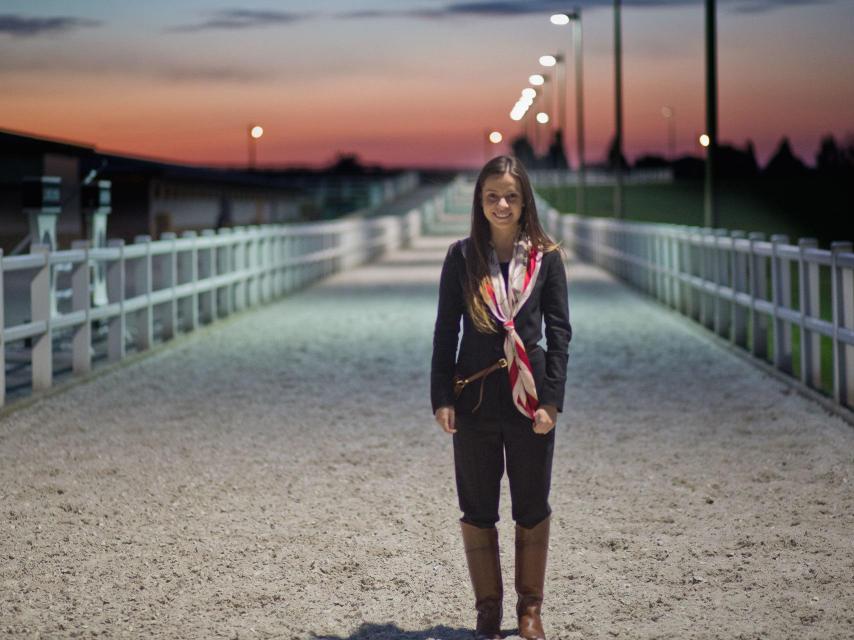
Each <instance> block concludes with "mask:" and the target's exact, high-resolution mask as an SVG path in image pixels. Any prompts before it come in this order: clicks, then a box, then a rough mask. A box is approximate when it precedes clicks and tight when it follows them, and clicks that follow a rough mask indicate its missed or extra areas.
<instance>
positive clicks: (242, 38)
mask: <svg viewBox="0 0 854 640" xmlns="http://www.w3.org/2000/svg"><path fill="white" fill-rule="evenodd" d="M707 4H708V3H704V2H703V1H702V0H637V1H635V2H633V1H631V0H625V1H624V2H622V3H618V2H613V1H612V0H598V1H597V0H585V1H580V2H576V3H574V4H573V3H565V2H553V1H547V0H535V1H531V2H504V1H493V2H489V1H478V0H471V1H467V2H466V1H461V2H453V1H447V0H441V1H438V0H418V1H401V0H394V1H391V0H366V1H363V2H358V3H354V2H349V1H348V2H345V1H343V0H311V1H309V0H291V1H289V2H287V3H282V2H270V1H265V0H256V1H254V2H251V3H247V2H232V3H228V2H213V1H210V0H188V1H184V2H181V3H175V2H166V1H165V0H151V1H149V2H146V3H130V2H112V3H104V2H95V1H89V0H79V1H77V2H74V3H73V4H69V3H67V2H61V1H51V0H43V1H40V2H38V3H33V2H31V1H28V0H27V1H25V0H6V1H5V2H4V3H3V8H2V10H0V11H2V12H0V59H2V64H0V81H1V82H2V86H3V100H2V101H0V128H2V132H0V134H1V135H0V172H2V176H0V180H2V183H3V185H4V187H3V195H0V216H2V219H3V220H4V223H3V225H2V227H3V231H4V233H3V234H2V235H3V238H2V246H3V248H4V249H5V250H6V251H7V253H8V252H9V251H11V250H13V249H14V248H15V246H16V245H17V244H18V243H19V241H20V237H21V230H20V229H18V230H16V229H13V228H12V227H15V228H17V226H18V222H19V221H20V219H21V215H20V197H19V196H18V195H16V188H15V186H14V185H17V184H20V181H21V179H22V178H23V177H24V175H31V174H48V173H50V174H58V175H62V176H63V186H62V189H63V194H64V195H63V199H64V200H65V201H66V207H65V208H66V209H67V213H65V214H64V216H65V217H66V218H68V220H70V222H68V223H67V224H66V225H64V226H63V225H60V227H61V228H60V236H61V237H66V238H70V237H73V236H75V235H76V236H78V237H79V236H80V233H76V227H80V228H81V232H82V231H85V228H84V227H85V225H83V224H82V223H81V224H77V223H76V222H75V220H77V219H78V218H80V215H81V214H80V213H79V207H80V206H83V205H80V204H79V202H78V200H79V198H78V197H77V196H75V185H74V183H75V182H77V183H79V182H80V181H81V180H83V179H84V178H85V177H86V176H91V177H90V180H91V179H92V178H94V177H97V178H98V179H101V178H107V179H110V180H112V182H113V217H111V221H113V222H114V226H115V229H116V232H117V234H119V235H126V236H131V235H132V234H134V233H139V232H148V233H150V234H151V235H155V236H156V235H158V234H159V233H161V232H163V231H168V230H172V231H182V230H185V229H188V228H193V227H210V226H214V225H216V226H220V225H222V224H230V223H232V222H234V223H237V222H247V221H249V222H265V221H287V220H298V219H314V218H329V217H336V216H339V215H342V214H344V213H347V212H348V211H352V210H354V209H359V208H363V207H370V206H374V205H376V204H378V203H379V202H380V200H381V199H382V197H381V196H377V195H376V193H374V194H373V195H371V194H370V193H369V192H370V188H369V187H365V186H364V184H365V177H366V176H367V181H368V182H371V181H372V180H373V181H374V182H375V181H376V179H385V178H387V177H389V176H398V177H399V176H401V175H402V173H405V172H406V171H413V170H414V171H417V178H416V179H417V180H419V181H420V182H422V183H424V182H430V181H441V180H443V179H445V178H447V176H448V175H450V174H451V173H453V172H454V171H456V170H471V169H476V168H477V167H478V166H479V165H481V164H482V163H483V162H484V160H485V159H487V158H488V157H491V156H492V155H496V154H498V153H508V152H513V153H516V154H517V155H518V156H520V157H521V158H522V159H523V160H524V161H525V162H526V164H527V165H528V166H529V168H530V169H532V170H534V171H537V170H542V171H543V173H542V175H540V176H538V178H537V183H538V187H539V191H540V193H541V194H542V195H543V196H544V197H545V198H546V199H547V200H549V201H550V202H551V203H552V204H554V205H555V206H556V207H557V208H558V209H559V210H561V211H564V212H573V211H577V210H580V209H581V208H582V204H580V203H579V199H578V193H577V185H578V179H577V172H578V169H579V168H580V167H581V160H582V153H583V160H584V168H585V169H586V170H587V171H588V177H589V182H588V184H587V188H586V194H585V197H584V202H583V210H582V211H581V212H582V213H584V214H586V215H594V216H612V215H616V216H618V217H625V218H628V219H639V220H656V221H664V222H675V223H683V224H692V225H696V224H699V225H702V224H707V223H708V219H707V217H704V216H707V215H708V212H707V204H706V203H705V202H704V189H705V187H704V184H705V180H706V178H705V158H706V154H707V150H706V148H704V147H703V146H702V144H701V137H702V135H703V134H704V133H708V128H709V127H708V118H707V115H708V114H707V111H708V109H707V106H708V101H707V90H708V86H709V84H708V83H709V78H708V73H707V66H706V65H707V55H708V51H707V46H708V21H707V18H708V16H707V6H706V5H707ZM716 4H717V6H716V9H715V16H716V21H717V23H716V33H715V34H714V42H715V44H716V52H715V60H716V75H715V85H714V86H715V89H716V93H717V96H716V103H715V104H716V109H717V113H716V114H715V115H716V122H717V132H716V135H715V136H714V140H712V144H713V145H714V147H715V149H716V152H717V155H716V165H715V166H716V173H715V193H716V197H717V201H716V218H715V220H714V225H713V226H720V227H725V228H728V229H736V228H737V229H742V230H745V231H764V232H766V233H769V234H770V233H785V234H789V235H790V236H791V237H792V238H797V237H801V236H810V237H816V238H818V239H819V241H820V243H821V244H822V246H825V245H827V243H828V242H829V241H830V240H834V239H836V240H838V239H849V238H850V237H851V235H852V234H851V233H850V227H851V225H850V220H851V213H852V208H854V196H853V195H852V184H854V180H852V177H854V117H852V116H854V106H852V105H854V82H852V80H854V71H852V69H854V46H852V45H854V36H852V33H851V29H850V25H851V24H854V3H852V2H849V1H847V0H846V1H843V0H836V1H834V0H718V2H717V3H716ZM618 12H620V13H621V15H620V16H619V27H617V21H616V18H618V16H617V13H618ZM555 13H559V14H563V15H565V16H567V20H566V22H567V24H560V23H559V24H553V22H552V20H550V16H552V15H553V14H555ZM558 22H559V21H558ZM582 33H583V41H582V40H581V35H582ZM618 38H619V40H620V42H619V45H620V50H621V53H620V55H619V58H620V61H621V69H620V72H619V73H620V82H619V85H617V83H615V74H616V73H617V71H616V64H615V61H616V59H617V55H616V53H615V49H616V48H617V47H616V45H617V44H618V42H617V41H618ZM582 42H583V44H582ZM549 55H551V56H553V57H554V58H555V60H554V61H552V62H556V64H553V65H552V66H546V65H544V64H542V62H541V57H542V56H549ZM580 56H582V57H580ZM579 60H581V64H579ZM548 63H549V61H548V60H546V64H548ZM580 71H581V72H582V75H581V77H579V75H578V74H579V72H580ZM535 74H539V75H541V76H542V80H543V83H542V84H534V83H532V82H531V76H532V75H535ZM618 86H619V88H618ZM526 88H532V89H534V91H535V92H536V96H535V98H534V104H533V106H532V107H531V108H530V109H529V110H528V112H527V113H526V114H525V115H524V116H523V117H522V118H521V119H520V120H514V119H511V117H510V114H511V110H512V109H513V106H514V102H515V101H516V100H517V99H518V98H519V97H520V92H521V91H522V90H524V89H526ZM579 90H580V91H579ZM618 92H619V93H620V94H621V95H620V102H621V107H620V109H621V114H620V116H621V117H620V126H621V131H620V135H619V136H618V135H617V133H618V131H617V126H618V125H617V123H616V120H617V118H616V116H617V113H616V111H617V109H618V107H617V106H616V102H615V98H616V94H617V93H618ZM579 93H580V94H581V99H580V100H579ZM579 111H581V115H582V116H583V121H579ZM540 114H543V117H542V120H544V122H542V123H540V122H537V117H538V115H540ZM255 127H260V129H255V131H256V134H257V135H256V137H253V136H252V135H251V132H252V130H253V128H255ZM579 131H581V132H582V133H583V152H582V151H580V149H579V140H578V137H579V136H578V134H579ZM490 136H492V140H494V141H495V142H493V141H490ZM46 158H47V160H46ZM62 158H66V159H68V160H63V159H62ZM27 163H29V164H27ZM46 167H47V169H48V170H45V168H46ZM617 169H619V170H620V171H619V173H621V174H623V175H625V176H626V180H625V183H624V184H621V187H620V188H621V192H622V193H621V196H620V200H619V202H617V201H616V199H615V196H614V189H615V184H614V182H615V180H617V179H620V181H621V182H622V177H621V176H618V177H615V175H614V173H615V170H617ZM555 171H557V172H559V173H561V172H562V174H563V177H561V176H560V175H557V177H556V174H555V173H554V172H555ZM93 172H96V173H93ZM549 172H551V173H549ZM330 175H332V176H335V175H337V176H341V175H346V176H350V177H349V178H347V180H343V179H339V180H337V181H335V180H332V181H330V178H329V176H330ZM632 176H634V178H632ZM348 180H349V182H348ZM345 182H346V183H347V184H346V185H345V184H344V183H345ZM402 182H405V183H406V184H410V185H411V184H412V178H411V177H410V178H408V182H407V180H402ZM132 185H135V186H133V187H132ZM228 185H231V186H230V187H228V188H227V186H228ZM342 185H344V186H342ZM192 190H195V191H194V193H195V194H196V196H195V197H196V201H195V204H193V205H192V207H196V208H197V209H199V210H201V209H205V210H206V211H208V212H209V213H208V214H205V215H201V214H199V215H190V214H188V213H180V211H181V210H182V208H183V210H189V209H190V208H192V207H191V206H190V204H189V202H190V200H189V199H190V198H191V197H190V195H189V191H192ZM375 191H376V190H375ZM169 194H172V195H171V196H169ZM241 194H242V195H241ZM318 194H320V195H318ZM143 196H144V198H143ZM158 198H159V200H158ZM170 198H171V199H170ZM143 199H147V201H148V204H145V205H143V204H141V203H142V200H143ZM176 199H181V200H182V202H183V203H184V204H183V205H180V206H179V205H176V204H175V202H176ZM259 202H260V204H259ZM75 207H77V208H78V211H77V212H75ZM134 207H136V209H134ZM132 209H133V211H131V210H132ZM243 210H246V211H247V213H245V214H241V213H240V212H241V211H243ZM123 211H124V212H125V213H123ZM241 215H242V216H243V218H241ZM123 216H134V217H138V218H144V220H143V223H144V224H142V225H141V227H140V228H137V226H138V225H133V224H127V225H123V224H120V223H119V220H120V218H122V217H123ZM208 217H209V218H210V220H208V219H207V218H208ZM75 225H76V226H75ZM23 226H26V225H25V224H24V225H23ZM140 229H141V231H140ZM84 235H85V234H84Z"/></svg>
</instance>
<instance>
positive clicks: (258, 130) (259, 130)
mask: <svg viewBox="0 0 854 640" xmlns="http://www.w3.org/2000/svg"><path fill="white" fill-rule="evenodd" d="M249 135H250V136H252V137H253V138H255V139H256V140H257V139H258V138H260V137H261V136H263V135H264V128H263V127H261V126H259V125H257V124H256V125H255V126H254V127H252V128H251V129H250V130H249Z"/></svg>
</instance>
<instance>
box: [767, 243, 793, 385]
mask: <svg viewBox="0 0 854 640" xmlns="http://www.w3.org/2000/svg"><path fill="white" fill-rule="evenodd" d="M786 244H789V237H788V236H786V235H782V234H775V235H773V236H771V300H772V302H773V304H774V366H776V367H777V368H778V369H780V370H781V371H785V372H786V373H791V372H792V326H791V325H790V324H789V323H788V322H787V321H786V320H784V319H783V318H782V317H781V316H780V313H779V309H780V308H781V307H783V308H786V309H791V308H792V272H791V268H790V266H789V261H788V260H786V259H785V258H783V257H782V256H780V254H779V252H780V246H781V245H786Z"/></svg>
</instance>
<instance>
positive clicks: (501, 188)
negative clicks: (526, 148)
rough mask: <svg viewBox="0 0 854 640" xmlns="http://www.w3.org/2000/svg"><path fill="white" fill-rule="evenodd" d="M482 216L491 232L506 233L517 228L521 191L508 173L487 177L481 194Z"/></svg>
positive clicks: (517, 183)
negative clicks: (484, 217)
mask: <svg viewBox="0 0 854 640" xmlns="http://www.w3.org/2000/svg"><path fill="white" fill-rule="evenodd" d="M481 204H482V206H483V215H484V216H486V219H487V221H488V222H489V227H490V229H492V231H498V232H501V233H506V232H507V231H511V230H512V231H515V230H516V229H518V227H519V219H520V218H521V217H522V189H521V186H520V185H519V180H518V179H517V178H516V177H515V176H513V175H510V174H509V173H505V174H503V175H494V176H489V177H488V178H486V180H484V181H483V190H482V193H481Z"/></svg>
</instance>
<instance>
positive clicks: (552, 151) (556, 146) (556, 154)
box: [545, 130, 569, 170]
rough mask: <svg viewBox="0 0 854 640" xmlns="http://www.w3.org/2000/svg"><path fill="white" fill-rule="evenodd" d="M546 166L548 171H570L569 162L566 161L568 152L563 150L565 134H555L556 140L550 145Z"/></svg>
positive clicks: (557, 132) (559, 132) (560, 132)
mask: <svg viewBox="0 0 854 640" xmlns="http://www.w3.org/2000/svg"><path fill="white" fill-rule="evenodd" d="M545 165H546V168H548V169H563V170H567V169H569V162H568V161H567V159H566V152H565V151H564V149H563V132H562V131H560V130H558V131H556V132H555V137H554V140H553V141H552V143H551V145H549V151H548V153H547V154H546V157H545Z"/></svg>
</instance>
